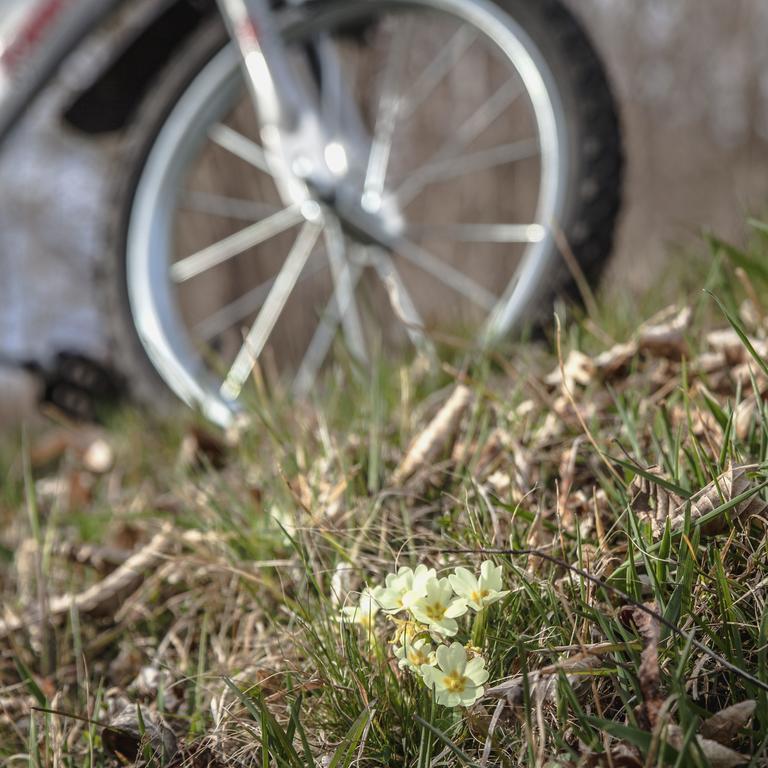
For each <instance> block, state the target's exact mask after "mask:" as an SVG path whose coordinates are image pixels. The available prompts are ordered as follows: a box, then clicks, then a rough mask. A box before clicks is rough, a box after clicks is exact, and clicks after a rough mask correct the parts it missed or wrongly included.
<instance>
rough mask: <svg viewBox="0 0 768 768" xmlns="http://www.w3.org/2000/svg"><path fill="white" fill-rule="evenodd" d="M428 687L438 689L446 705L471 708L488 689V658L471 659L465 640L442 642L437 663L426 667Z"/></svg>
mask: <svg viewBox="0 0 768 768" xmlns="http://www.w3.org/2000/svg"><path fill="white" fill-rule="evenodd" d="M422 676H423V677H424V682H425V683H426V685H427V687H428V688H431V689H434V691H435V696H436V698H437V703H438V704H442V705H443V706H444V707H458V706H464V707H468V706H470V705H471V704H474V703H475V702H476V701H477V700H478V699H479V698H480V697H481V696H482V695H483V693H484V692H485V689H484V688H483V683H484V682H485V681H486V680H487V679H488V670H487V669H486V668H485V659H484V658H482V657H481V656H475V658H473V659H470V660H469V661H467V651H466V649H465V648H464V646H463V645H462V644H461V643H452V644H451V645H450V646H448V645H441V646H440V647H439V648H438V649H437V665H436V666H431V667H423V668H422Z"/></svg>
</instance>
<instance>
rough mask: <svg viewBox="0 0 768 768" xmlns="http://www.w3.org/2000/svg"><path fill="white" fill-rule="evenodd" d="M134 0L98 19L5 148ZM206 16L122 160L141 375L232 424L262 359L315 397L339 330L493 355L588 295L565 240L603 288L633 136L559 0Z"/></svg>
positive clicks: (361, 347) (81, 32) (76, 25)
mask: <svg viewBox="0 0 768 768" xmlns="http://www.w3.org/2000/svg"><path fill="white" fill-rule="evenodd" d="M178 2H185V0H178ZM121 4H122V3H121V2H120V1H119V0H94V2H91V3H88V4H83V5H82V6H81V8H80V14H81V15H80V17H79V18H77V19H74V20H72V22H71V23H70V24H69V26H67V27H66V29H65V30H63V31H62V33H61V34H60V35H59V37H58V46H57V47H56V46H54V49H53V50H51V51H49V52H48V53H47V57H46V58H45V60H44V61H43V62H42V63H41V65H40V66H39V67H38V68H37V69H36V70H35V71H34V72H33V73H32V75H31V76H29V77H28V79H27V83H26V85H25V87H21V88H18V89H17V91H16V102H15V103H14V104H12V105H11V107H12V108H7V109H5V110H3V112H2V113H1V114H0V133H2V131H4V130H6V129H7V128H9V127H10V126H12V125H13V124H14V121H16V120H17V119H18V117H19V115H20V114H22V113H23V110H24V108H25V107H26V104H27V103H28V101H29V99H30V98H31V97H32V95H33V94H34V90H35V88H36V87H39V85H40V83H42V82H44V81H45V78H46V77H49V76H50V72H51V68H52V67H53V66H55V62H56V61H57V56H58V57H59V59H58V60H60V59H61V57H62V56H63V54H64V51H65V50H67V46H69V47H70V48H71V47H72V46H73V45H77V44H78V40H81V39H82V38H83V37H84V36H86V35H87V34H89V32H90V30H92V29H93V27H94V25H95V24H97V23H98V22H99V21H101V20H103V19H104V18H105V17H108V16H109V14H111V13H114V12H115V9H116V8H118V7H119V6H120V5H121ZM201 8H202V10H201V12H200V14H201V21H200V23H199V25H198V26H197V27H196V28H195V29H194V31H193V32H192V33H191V34H190V35H189V37H188V39H186V40H185V41H184V42H183V44H181V45H179V46H178V48H177V49H175V50H174V52H173V54H172V55H171V57H170V60H169V61H168V62H167V64H166V65H165V66H164V67H163V69H162V76H161V77H160V79H159V80H158V83H157V87H156V88H155V89H154V90H153V91H152V92H151V93H149V94H148V95H147V96H146V98H143V99H142V100H141V102H140V104H139V106H138V109H137V110H136V112H135V114H134V115H133V117H132V119H131V120H130V121H129V123H128V124H127V126H126V127H125V128H124V137H123V142H122V149H121V151H120V153H119V158H118V160H117V161H116V162H117V169H118V172H117V173H116V177H117V182H116V184H115V188H114V198H113V199H114V205H113V215H112V216H111V217H110V222H109V227H108V232H109V236H108V240H107V242H108V243H109V244H110V247H111V248H112V252H113V255H114V263H115V264H116V265H118V269H117V270H116V274H115V275H113V278H112V279H111V280H110V281H109V282H108V284H107V290H106V303H107V305H108V306H109V307H110V309H111V315H112V316H113V317H114V318H116V319H117V322H116V324H115V339H116V344H117V348H118V349H119V350H120V352H119V357H121V358H122V359H123V362H124V368H126V369H128V370H127V372H128V373H129V376H130V378H131V380H135V381H136V382H144V383H146V382H147V381H150V378H149V377H138V376H137V375H136V373H135V370H136V369H137V367H141V366H144V367H145V368H146V367H147V364H149V366H150V367H151V369H152V371H153V376H154V375H157V376H159V379H160V380H162V382H163V383H164V386H166V387H168V388H170V390H172V391H173V392H174V393H175V394H176V395H177V396H178V397H179V398H180V399H181V400H183V401H184V402H186V403H187V404H188V405H190V406H193V407H195V408H199V409H200V410H201V411H202V412H203V413H204V414H205V416H206V417H208V418H209V419H210V420H211V421H213V422H215V423H217V424H219V425H221V426H228V425H229V424H231V423H232V420H233V419H234V418H235V417H236V415H237V414H238V412H239V410H240V399H241V395H242V393H243V389H244V387H245V386H246V383H247V381H248V378H249V377H250V375H251V373H252V371H253V369H254V366H255V365H259V366H260V367H262V368H264V369H265V370H267V373H268V375H269V376H270V377H271V378H273V379H274V378H280V377H283V376H285V375H287V374H286V372H288V371H290V372H292V374H291V375H292V387H293V390H294V391H295V392H296V393H297V394H298V395H303V394H306V393H307V392H308V391H309V390H310V389H311V388H312V386H313V384H314V382H315V380H316V376H317V373H318V371H319V370H320V368H321V367H322V365H323V364H324V361H325V360H326V359H327V357H328V355H329V354H330V352H331V348H332V346H333V344H334V342H335V339H336V337H337V335H338V332H339V331H340V332H341V333H342V334H343V337H344V340H345V343H346V346H347V348H348V349H349V352H350V354H351V355H352V357H353V358H354V359H356V360H358V361H360V362H361V363H363V364H365V363H366V362H367V361H368V360H369V358H370V354H371V352H370V345H371V339H372V338H373V337H375V336H383V337H385V338H386V339H387V340H388V341H389V342H391V343H395V344H398V343H402V342H403V341H404V340H407V341H408V342H409V343H412V344H413V345H414V346H415V347H416V348H418V349H420V350H424V351H426V352H427V353H428V354H432V353H433V349H432V341H431V337H432V331H434V330H437V331H440V330H446V329H447V330H449V331H455V330H461V331H463V330H465V329H471V330H472V332H473V333H474V334H475V336H476V338H477V339H479V341H480V343H482V344H485V343H489V342H491V341H493V340H494V339H497V338H499V337H503V336H505V335H506V334H508V333H509V332H510V331H512V330H513V329H514V328H519V327H520V326H521V325H522V324H523V323H525V322H530V321H531V320H533V319H536V318H537V317H538V316H540V314H541V312H542V311H543V309H544V308H545V307H547V306H551V301H552V299H553V298H554V297H555V296H556V295H559V294H560V293H562V292H565V291H568V290H571V289H572V277H571V273H570V272H569V270H568V269H567V268H566V267H565V264H564V262H563V259H562V256H561V254H560V253H559V248H558V242H561V241H564V242H567V244H568V246H569V248H570V249H571V250H572V252H573V254H574V257H575V259H576V260H577V262H578V264H579V269H580V270H581V271H583V273H584V274H586V275H587V277H588V279H590V280H594V279H595V278H596V276H597V274H598V273H599V270H600V268H601V266H602V265H603V264H604V262H605V260H606V259H607V257H608V255H609V253H610V249H611V244H612V238H613V230H614V225H615V221H616V218H617V215H618V211H619V205H620V191H621V177H622V167H623V159H622V150H621V137H620V130H619V124H618V118H617V114H616V108H615V104H614V100H613V97H612V94H611V90H610V87H609V84H608V81H607V78H606V75H605V73H604V70H603V67H602V65H601V62H600V60H599V58H598V56H597V54H596V53H595V51H594V49H593V47H592V45H591V43H590V42H589V40H588V38H587V36H586V34H585V33H584V31H583V30H582V28H581V26H580V25H579V23H578V22H577V21H576V20H575V18H574V17H573V16H572V15H571V14H570V13H569V12H568V11H567V10H566V8H565V7H564V6H562V5H561V3H560V2H559V0H541V1H540V2H525V0H498V1H497V2H491V0H354V1H352V0H315V1H313V0H310V1H308V2H287V3H281V4H279V5H277V6H274V5H272V4H270V3H268V2H267V0H219V2H218V4H217V6H214V5H213V4H212V3H210V4H207V3H203V5H202V6H201ZM217 10H218V12H217ZM222 21H223V22H224V23H223V24H222ZM235 164H237V165H235ZM202 222H204V225H203V223H202ZM212 233H213V239H211V234H212ZM118 307H119V308H120V309H119V310H117V311H116V308H118ZM387 318H389V319H388V320H387ZM271 371H275V372H276V373H270V372H271ZM137 388H139V389H141V384H138V385H137ZM156 392H157V390H156V389H147V387H146V386H144V394H145V397H148V398H150V399H151V398H153V397H155V393H156Z"/></svg>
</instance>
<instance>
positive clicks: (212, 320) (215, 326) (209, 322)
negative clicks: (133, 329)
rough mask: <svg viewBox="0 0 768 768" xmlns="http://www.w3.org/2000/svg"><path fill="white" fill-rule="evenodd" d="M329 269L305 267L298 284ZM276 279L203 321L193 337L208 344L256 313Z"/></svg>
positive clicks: (322, 263) (262, 284)
mask: <svg viewBox="0 0 768 768" xmlns="http://www.w3.org/2000/svg"><path fill="white" fill-rule="evenodd" d="M327 268H328V264H327V263H326V262H324V261H323V262H319V263H318V264H316V265H314V266H313V267H312V268H311V269H310V268H309V267H305V268H304V271H303V272H302V273H301V275H300V277H299V280H298V283H302V282H304V281H305V280H309V279H310V278H312V277H315V276H316V275H319V274H320V273H321V272H323V271H324V270H326V269H327ZM276 279H277V278H276V276H274V277H270V278H269V280H265V281H264V282H263V283H259V285H257V286H256V287H255V288H251V290H250V291H248V293H245V294H243V295H242V296H240V297H239V298H237V299H235V300H234V301H231V302H230V303H229V304H227V305H225V306H223V307H222V308H221V309H219V310H217V311H216V312H214V313H213V314H212V315H210V316H209V317H206V318H205V320H201V321H200V322H199V323H197V324H196V325H195V326H194V328H193V329H192V333H193V335H194V336H195V337H196V338H198V339H200V340H201V341H204V342H206V343H208V342H210V341H212V340H213V339H215V338H216V337H217V336H218V335H219V334H220V333H223V332H224V331H226V330H227V329H228V328H232V326H234V325H235V324H236V323H238V322H239V321H240V320H242V319H243V318H244V317H248V315H250V314H252V313H254V312H255V311H256V310H257V309H258V308H259V307H260V306H261V305H262V304H263V303H264V299H266V297H267V296H268V295H269V291H270V288H272V286H273V285H274V283H275V280H276Z"/></svg>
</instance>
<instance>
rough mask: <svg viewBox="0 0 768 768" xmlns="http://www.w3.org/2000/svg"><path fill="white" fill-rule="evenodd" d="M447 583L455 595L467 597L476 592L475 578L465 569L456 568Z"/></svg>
mask: <svg viewBox="0 0 768 768" xmlns="http://www.w3.org/2000/svg"><path fill="white" fill-rule="evenodd" d="M448 581H449V582H450V584H451V586H452V587H453V591H454V592H455V593H456V594H457V595H462V596H463V595H468V594H470V593H471V592H475V591H477V577H476V576H475V575H474V574H473V573H472V572H471V571H469V570H468V569H467V568H461V567H460V568H456V570H454V572H453V573H452V574H451V575H450V576H448Z"/></svg>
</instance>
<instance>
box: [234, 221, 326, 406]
mask: <svg viewBox="0 0 768 768" xmlns="http://www.w3.org/2000/svg"><path fill="white" fill-rule="evenodd" d="M320 231H321V227H320V226H318V225H317V224H313V223H311V222H306V223H305V224H304V225H303V226H302V228H301V230H300V231H299V235H298V237H297V238H296V240H295V242H294V244H293V246H292V247H291V250H290V252H289V253H288V256H287V257H286V259H285V262H284V264H283V266H282V268H281V269H280V272H279V273H278V275H277V277H276V278H275V282H274V284H273V285H272V288H271V290H270V291H269V295H268V296H267V298H266V300H265V301H264V304H263V306H262V307H261V310H260V311H259V314H258V315H257V317H256V319H255V320H254V322H253V325H252V326H251V330H250V331H249V332H248V335H247V336H246V339H245V342H244V343H243V346H242V347H240V351H239V352H238V353H237V357H236V358H235V362H234V363H233V364H232V367H231V368H230V369H229V373H227V377H226V379H225V380H224V383H223V384H222V385H221V389H220V392H221V394H222V396H224V397H226V398H230V399H233V400H234V399H236V398H238V397H239V396H240V392H241V391H242V389H243V385H244V384H245V382H246V380H247V379H248V376H250V374H251V371H252V370H253V366H254V364H255V362H256V360H257V358H258V357H259V356H260V355H261V353H262V351H263V350H264V346H265V345H266V343H267V339H268V338H269V337H270V335H271V333H272V331H273V330H274V328H275V325H276V323H277V320H278V318H279V317H280V313H281V312H282V311H283V308H284V307H285V304H286V302H287V301H288V297H289V296H290V295H291V291H293V289H294V287H295V286H296V282H297V281H298V279H299V275H300V274H301V273H302V271H303V269H304V265H305V264H306V263H307V259H308V258H309V255H310V253H312V250H313V249H314V247H315V243H316V242H317V238H318V236H319V235H320Z"/></svg>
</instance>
